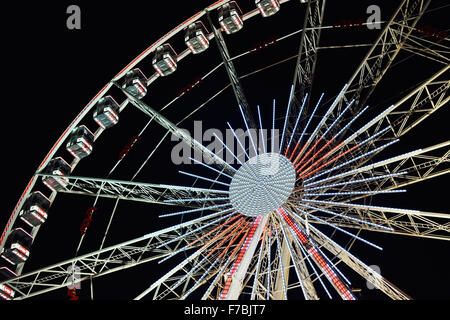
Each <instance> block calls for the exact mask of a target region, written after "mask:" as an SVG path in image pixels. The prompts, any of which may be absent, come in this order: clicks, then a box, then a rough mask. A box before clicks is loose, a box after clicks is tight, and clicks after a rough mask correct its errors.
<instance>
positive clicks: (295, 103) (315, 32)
mask: <svg viewBox="0 0 450 320" xmlns="http://www.w3.org/2000/svg"><path fill="white" fill-rule="evenodd" d="M325 3H326V0H312V1H308V3H307V6H306V12H305V19H304V22H303V27H302V33H301V37H300V46H299V49H298V56H297V61H296V64H295V72H294V78H293V81H292V84H293V95H292V102H291V109H290V112H289V120H288V130H289V132H290V131H292V129H293V126H294V124H293V122H294V121H295V117H296V115H297V114H298V113H299V109H300V105H301V103H302V99H303V97H304V96H305V94H308V95H309V96H310V95H311V90H312V85H313V80H314V79H313V78H314V72H315V68H316V63H317V52H318V48H319V39H320V33H321V30H322V29H321V27H322V22H323V15H324V10H325ZM308 105H309V101H307V102H306V105H305V111H307V110H308Z"/></svg>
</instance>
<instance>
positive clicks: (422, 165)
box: [308, 141, 450, 240]
mask: <svg viewBox="0 0 450 320" xmlns="http://www.w3.org/2000/svg"><path fill="white" fill-rule="evenodd" d="M399 172H404V174H402V175H395V176H392V175H391V174H393V173H394V174H395V173H399ZM448 173H450V141H447V142H444V143H441V144H438V145H435V146H431V147H427V148H424V149H418V150H415V151H412V152H408V153H405V154H402V155H399V156H394V157H392V158H389V159H386V160H383V161H379V162H376V163H374V164H372V165H367V166H364V167H360V168H357V169H354V170H350V171H347V172H343V173H339V174H337V175H335V176H334V177H333V175H332V174H330V176H329V177H324V178H322V179H319V178H318V179H317V181H316V180H312V181H311V182H310V184H309V185H308V188H318V189H317V190H315V191H314V190H313V191H312V192H316V193H317V194H319V193H323V195H326V194H330V196H329V197H327V198H326V201H329V202H332V203H334V204H333V205H327V204H326V203H322V204H321V208H324V209H326V208H329V207H334V206H335V204H336V203H337V202H339V203H340V204H341V206H343V208H342V212H340V213H341V214H343V215H348V216H351V217H355V216H357V215H359V216H360V218H368V219H370V220H371V221H372V222H374V223H375V222H376V223H380V222H382V223H381V225H385V226H389V227H391V228H393V230H392V231H388V230H383V229H379V228H372V227H370V226H367V225H365V226H362V225H361V224H360V223H357V222H356V223H354V222H355V221H353V222H350V221H347V220H348V219H347V220H346V219H345V218H342V217H330V216H328V217H327V218H326V219H327V220H329V219H333V221H335V222H336V221H339V222H340V223H344V221H345V223H346V226H350V227H351V226H352V224H353V223H354V225H353V227H355V228H359V227H363V228H364V229H365V230H371V231H375V232H388V233H393V234H401V235H410V236H417V237H424V238H435V239H444V240H450V233H449V231H450V229H449V220H450V214H445V213H430V212H421V211H417V210H405V211H404V212H392V211H390V210H389V208H385V209H381V210H380V208H379V207H378V208H370V207H366V208H362V207H357V206H353V207H351V205H350V207H349V205H346V203H354V201H356V200H360V199H363V198H365V197H368V196H371V195H374V194H376V192H379V191H389V190H395V189H399V188H402V187H404V186H407V185H410V184H413V183H417V182H420V181H424V180H426V179H431V178H434V177H438V176H441V175H443V174H448ZM357 174H358V175H357ZM363 174H365V175H363ZM367 174H369V175H367ZM388 175H391V176H389V177H386V178H381V179H377V178H376V177H383V176H388ZM361 176H362V177H363V179H372V180H370V181H367V180H366V181H364V182H359V183H358V182H357V183H354V184H353V188H352V191H353V192H354V193H349V194H345V186H344V185H345V184H346V183H348V182H351V181H358V179H359V178H360V177H361ZM339 184H341V185H339ZM327 186H329V187H327ZM358 190H361V191H363V192H364V191H367V190H370V192H368V193H366V194H357V192H358ZM333 193H336V194H337V195H335V196H333ZM339 193H344V194H339ZM311 199H313V200H315V201H320V200H324V199H323V197H320V196H316V197H311ZM374 209H377V211H374ZM363 212H364V214H363ZM380 212H381V213H380ZM372 219H373V220H372Z"/></svg>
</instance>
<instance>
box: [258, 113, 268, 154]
mask: <svg viewBox="0 0 450 320" xmlns="http://www.w3.org/2000/svg"><path fill="white" fill-rule="evenodd" d="M257 107H258V118H259V128H260V129H259V130H260V133H261V134H260V136H261V141H262V145H263V151H264V153H266V152H267V150H266V143H265V142H264V134H263V126H262V120H261V110H260V109H259V105H258V106H257Z"/></svg>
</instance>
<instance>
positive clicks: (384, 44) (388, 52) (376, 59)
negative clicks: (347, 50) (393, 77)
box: [336, 0, 431, 115]
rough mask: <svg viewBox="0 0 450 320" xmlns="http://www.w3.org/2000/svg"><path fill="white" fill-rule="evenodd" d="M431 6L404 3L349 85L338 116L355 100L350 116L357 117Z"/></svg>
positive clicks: (425, 0)
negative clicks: (346, 104)
mask: <svg viewBox="0 0 450 320" xmlns="http://www.w3.org/2000/svg"><path fill="white" fill-rule="evenodd" d="M430 3H431V0H414V1H413V0H403V1H402V3H401V4H400V6H399V7H398V8H397V10H396V11H395V13H394V14H393V16H392V18H391V19H390V20H389V22H388V23H387V24H386V26H385V28H384V29H383V31H382V32H381V34H380V35H379V37H378V38H377V40H376V41H375V42H374V43H373V45H372V47H371V48H370V49H369V52H368V53H367V54H366V56H365V57H364V59H363V61H362V62H361V63H360V65H359V66H358V68H357V69H356V71H355V72H354V73H353V75H352V76H351V77H350V80H349V81H348V82H347V83H348V85H349V86H348V88H347V89H346V90H345V92H344V95H343V96H342V99H340V102H339V104H338V107H337V109H336V112H337V113H338V114H339V113H340V112H341V110H342V106H343V103H348V102H349V101H351V100H352V99H355V103H354V105H353V106H352V107H351V108H350V112H351V114H353V115H355V114H357V113H358V112H359V111H360V110H361V109H362V108H363V107H364V106H365V104H366V102H367V100H368V98H369V96H370V95H371V93H372V92H373V90H374V89H375V87H376V85H377V84H378V82H380V80H381V78H382V77H383V76H384V74H385V73H386V72H387V70H388V69H389V67H390V66H391V64H392V62H393V61H394V59H395V57H396V56H397V55H398V53H399V51H400V49H401V48H402V46H403V44H404V43H405V42H406V40H407V38H408V37H409V35H410V34H411V32H412V28H414V26H415V25H416V24H417V22H418V21H419V19H420V18H421V16H422V14H423V13H424V12H425V10H426V9H427V7H428V6H429V4H430Z"/></svg>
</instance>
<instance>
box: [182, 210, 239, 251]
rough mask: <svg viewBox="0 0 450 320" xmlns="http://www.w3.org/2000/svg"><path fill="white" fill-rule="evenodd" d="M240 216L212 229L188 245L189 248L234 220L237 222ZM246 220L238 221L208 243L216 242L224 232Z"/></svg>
mask: <svg viewBox="0 0 450 320" xmlns="http://www.w3.org/2000/svg"><path fill="white" fill-rule="evenodd" d="M239 216H240V214H238V215H237V216H235V217H231V218H229V219H228V220H227V221H225V222H224V223H222V224H220V225H218V226H217V227H215V228H214V229H212V230H211V231H209V232H207V233H205V234H204V235H202V236H201V237H200V238H197V239H195V240H194V241H192V242H190V243H188V244H187V247H190V246H192V245H193V244H194V243H196V242H197V241H200V240H201V239H203V238H204V237H207V236H208V235H210V234H211V233H213V232H214V231H216V230H218V229H220V228H222V227H224V226H225V225H226V224H227V223H230V222H231V221H233V220H236V219H237V218H238V217H239ZM243 219H244V218H242V217H241V218H240V219H239V220H238V221H236V222H235V223H233V224H232V225H231V226H229V227H228V228H227V229H226V230H225V231H222V232H221V233H220V234H218V235H217V236H215V237H214V238H213V239H211V240H210V241H208V243H211V242H212V241H214V239H216V238H217V237H218V236H219V235H221V234H223V233H224V232H226V231H227V230H229V229H230V228H231V227H233V226H234V225H235V224H236V223H237V222H239V221H242V220H243Z"/></svg>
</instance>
